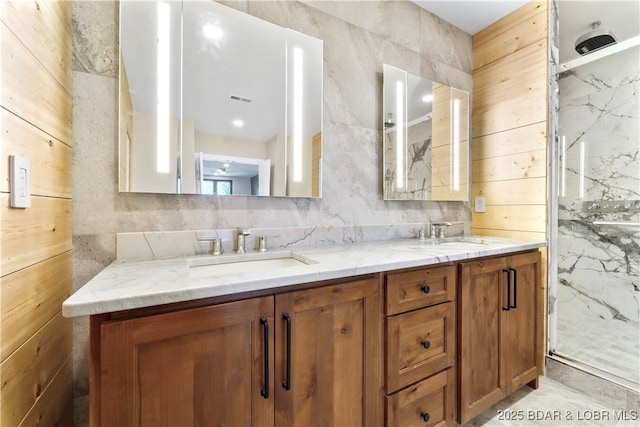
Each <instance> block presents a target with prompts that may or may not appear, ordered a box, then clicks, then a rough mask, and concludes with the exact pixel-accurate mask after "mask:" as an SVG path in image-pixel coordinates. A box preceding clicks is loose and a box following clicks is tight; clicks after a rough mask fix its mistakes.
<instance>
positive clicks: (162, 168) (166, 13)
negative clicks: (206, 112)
mask: <svg viewBox="0 0 640 427" xmlns="http://www.w3.org/2000/svg"><path fill="white" fill-rule="evenodd" d="M170 18H171V8H170V6H169V5H168V4H167V3H158V28H157V35H158V63H157V67H158V68H157V73H156V76H157V80H158V87H157V97H158V104H157V108H158V110H157V116H156V139H157V141H156V144H157V145H156V147H157V153H156V156H157V157H156V170H157V171H158V173H169V135H170V128H171V123H170V120H169V84H170V83H169V73H170V70H169V67H170V65H171V64H170V45H169V41H170V38H171V20H170Z"/></svg>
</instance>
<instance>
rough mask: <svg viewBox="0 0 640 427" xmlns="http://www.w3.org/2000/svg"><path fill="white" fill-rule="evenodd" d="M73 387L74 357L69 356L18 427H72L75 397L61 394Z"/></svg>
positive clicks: (69, 394)
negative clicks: (61, 391) (62, 391)
mask: <svg viewBox="0 0 640 427" xmlns="http://www.w3.org/2000/svg"><path fill="white" fill-rule="evenodd" d="M72 386H73V357H71V356H69V358H68V359H67V361H66V362H65V364H64V365H62V368H60V370H59V371H58V373H57V374H56V376H55V377H54V378H53V380H51V382H50V383H49V386H48V387H47V388H46V389H45V390H44V392H43V393H42V396H41V397H40V399H38V400H37V401H36V403H35V405H33V407H32V408H31V409H30V410H29V412H28V413H27V415H26V416H25V417H24V419H23V420H22V422H21V423H20V425H19V426H18V427H32V426H72V425H73V395H72V394H71V393H60V390H70V389H71V387H72Z"/></svg>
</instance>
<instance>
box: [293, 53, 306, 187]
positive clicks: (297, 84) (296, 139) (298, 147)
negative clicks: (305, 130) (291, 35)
mask: <svg viewBox="0 0 640 427" xmlns="http://www.w3.org/2000/svg"><path fill="white" fill-rule="evenodd" d="M303 59H304V58H303V51H302V49H301V48H299V47H294V48H293V181H294V182H302V112H303V93H302V89H303V75H302V70H303Z"/></svg>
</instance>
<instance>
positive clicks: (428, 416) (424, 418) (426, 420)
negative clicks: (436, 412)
mask: <svg viewBox="0 0 640 427" xmlns="http://www.w3.org/2000/svg"><path fill="white" fill-rule="evenodd" d="M420 416H421V417H422V421H424V422H425V423H428V422H429V419H430V418H431V416H430V415H429V413H428V412H423V413H421V414H420Z"/></svg>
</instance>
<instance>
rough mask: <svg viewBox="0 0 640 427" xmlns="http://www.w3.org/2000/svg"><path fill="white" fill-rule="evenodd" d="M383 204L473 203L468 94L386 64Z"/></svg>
mask: <svg viewBox="0 0 640 427" xmlns="http://www.w3.org/2000/svg"><path fill="white" fill-rule="evenodd" d="M383 103H384V108H383V116H384V121H383V134H384V138H383V145H384V169H383V186H384V187H383V198H384V199H385V200H465V201H466V200H468V197H469V196H468V164H469V163H468V154H469V152H468V150H469V148H468V147H469V94H468V93H467V92H464V91H461V90H458V89H453V88H450V87H448V86H445V85H442V84H439V83H436V82H432V81H430V80H427V79H423V78H421V77H419V76H415V75H412V74H409V73H407V72H406V71H404V70H401V69H399V68H396V67H392V66H390V65H387V64H384V79H383Z"/></svg>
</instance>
